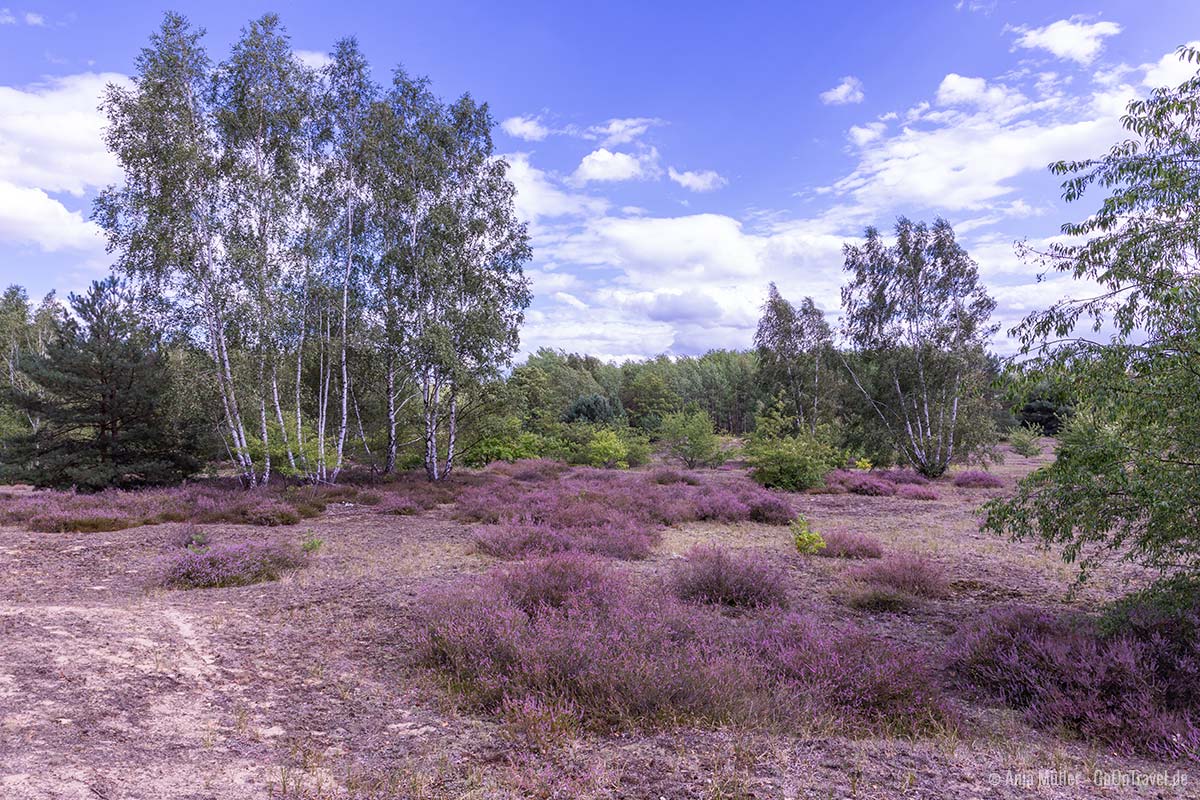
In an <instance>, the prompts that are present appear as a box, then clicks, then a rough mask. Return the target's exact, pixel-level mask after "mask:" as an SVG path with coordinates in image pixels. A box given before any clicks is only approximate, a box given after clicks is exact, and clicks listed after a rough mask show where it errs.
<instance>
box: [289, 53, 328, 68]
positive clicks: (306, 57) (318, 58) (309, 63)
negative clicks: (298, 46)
mask: <svg viewBox="0 0 1200 800" xmlns="http://www.w3.org/2000/svg"><path fill="white" fill-rule="evenodd" d="M294 52H295V54H296V58H297V60H299V61H300V63H301V64H303V65H304V66H306V67H308V68H309V69H323V68H325V67H327V66H329V65H330V64H332V63H333V57H332V56H330V55H329V54H328V53H325V52H323V51H321V50H296V51H294Z"/></svg>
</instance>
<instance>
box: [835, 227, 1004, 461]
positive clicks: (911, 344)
mask: <svg viewBox="0 0 1200 800" xmlns="http://www.w3.org/2000/svg"><path fill="white" fill-rule="evenodd" d="M844 250H845V256H846V263H845V268H846V271H847V272H849V273H850V274H851V278H850V282H849V283H848V284H847V285H846V286H845V287H843V289H842V305H843V308H844V311H845V315H844V318H843V319H844V322H843V327H844V331H843V332H844V334H845V336H846V339H847V340H848V341H849V342H850V344H851V346H852V347H853V349H854V353H855V356H856V358H855V359H853V360H851V359H847V360H846V361H845V364H846V366H847V367H848V370H849V373H850V375H851V379H852V381H853V383H854V385H855V387H856V388H857V389H858V390H859V392H860V393H861V394H862V395H863V397H864V399H865V400H867V408H863V409H862V418H861V422H862V424H864V425H870V426H878V427H879V428H881V429H882V430H881V434H882V435H885V436H886V438H887V439H889V440H890V442H891V446H892V447H893V448H894V449H895V450H896V451H897V452H899V453H901V454H902V455H903V457H904V460H905V461H907V462H908V463H910V464H912V466H913V467H915V468H916V469H917V470H918V471H919V472H920V473H921V474H923V475H926V476H928V477H931V478H933V477H938V476H940V475H942V474H943V473H944V472H945V471H946V470H947V469H948V468H949V466H950V464H951V462H952V461H954V460H956V459H957V460H966V459H972V458H986V457H988V456H989V455H990V454H991V452H992V445H993V444H994V442H995V440H996V438H997V435H996V430H995V417H994V414H993V411H994V408H995V405H996V404H995V402H994V400H993V399H992V398H990V397H989V396H988V393H987V391H986V389H987V387H988V384H989V383H990V374H989V364H988V360H987V357H986V354H985V351H984V346H985V345H986V343H987V340H988V337H989V336H990V335H991V334H992V333H993V332H994V331H995V330H996V328H995V327H994V326H992V325H991V324H990V323H989V319H990V317H991V314H992V311H993V310H995V307H996V301H995V300H993V299H992V298H991V297H990V296H989V295H988V294H987V291H986V290H985V288H984V287H983V285H982V284H981V283H980V281H979V270H978V267H977V266H976V264H975V262H974V261H972V260H971V258H970V256H968V255H967V252H966V251H965V250H964V249H963V248H962V246H961V245H959V244H958V242H957V241H956V240H955V237H954V231H953V229H952V228H951V227H950V224H949V223H948V222H946V221H945V220H943V219H938V220H936V221H935V222H934V223H933V224H932V225H926V224H925V223H923V222H920V223H914V222H912V221H910V220H908V219H905V218H904V217H901V218H900V219H898V220H897V221H896V229H895V243H894V244H887V243H886V242H885V240H884V238H883V236H882V235H881V234H880V232H879V231H878V230H877V229H875V228H873V227H871V228H867V231H866V241H865V242H864V243H863V244H862V245H859V246H851V245H846V247H845V248H844Z"/></svg>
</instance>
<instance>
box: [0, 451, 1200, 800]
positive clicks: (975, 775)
mask: <svg viewBox="0 0 1200 800" xmlns="http://www.w3.org/2000/svg"><path fill="white" fill-rule="evenodd" d="M1043 458H1044V457H1043ZM1037 462H1038V460H1037V459H1032V460H1031V459H1023V458H1020V457H1018V456H1014V455H1012V454H1009V456H1008V459H1007V461H1006V463H1005V464H1004V465H1003V466H1001V467H999V468H997V471H998V472H1000V473H1001V474H1002V475H1004V476H1005V477H1006V478H1007V479H1009V480H1010V481H1011V480H1013V479H1015V478H1016V477H1017V476H1019V475H1021V474H1023V473H1024V472H1026V471H1027V470H1029V469H1030V468H1032V466H1034V465H1035V464H1036V463H1037ZM938 491H939V492H940V493H941V499H939V500H937V501H934V502H920V501H903V500H896V499H893V498H868V497H857V496H849V495H840V496H833V495H802V496H797V497H796V498H795V502H796V505H797V506H798V507H799V508H800V509H801V510H803V511H804V512H805V513H806V514H807V515H808V517H809V520H810V521H811V522H812V524H813V526H814V527H815V528H816V529H817V530H825V531H828V530H835V529H841V530H853V531H858V532H863V533H869V534H871V535H873V536H875V537H876V538H878V539H879V540H880V541H881V542H883V544H884V545H885V547H886V548H887V549H888V550H891V551H913V552H921V553H925V554H927V555H929V556H930V557H931V558H933V559H935V560H937V561H938V562H939V563H940V564H942V565H943V566H944V568H945V569H946V571H947V572H948V573H949V574H950V575H951V576H952V579H953V581H954V583H953V592H952V594H951V596H950V597H949V598H947V599H945V600H937V601H927V602H925V603H923V604H922V605H921V606H920V607H919V608H917V609H915V610H914V611H912V612H910V613H906V614H874V615H871V614H865V613H860V612H857V611H854V610H852V609H850V608H848V607H847V606H846V605H845V604H844V601H843V599H844V596H845V590H846V581H845V577H844V574H843V573H844V571H845V569H846V567H847V564H846V563H845V562H840V561H838V560H835V559H819V558H806V557H802V556H799V555H798V554H796V553H795V552H794V550H793V549H792V548H791V546H790V542H789V539H788V535H787V531H786V529H782V528H772V527H766V526H757V525H737V526H720V525H711V524H703V525H690V526H685V527H682V528H678V529H672V530H669V531H668V532H667V533H666V535H665V536H664V538H663V542H662V545H661V547H660V548H659V551H658V553H657V554H656V555H655V556H654V557H653V558H651V559H649V560H647V561H645V562H640V563H637V564H634V565H632V566H631V567H630V568H631V569H633V570H634V571H636V572H638V573H640V574H641V575H642V577H643V578H644V579H645V580H657V579H658V577H660V576H661V575H662V574H663V573H664V572H665V570H666V569H667V568H668V566H669V564H670V561H671V559H672V558H673V557H675V556H677V555H678V554H680V553H682V552H683V551H685V550H686V549H687V548H688V547H689V546H690V545H691V544H693V543H695V542H699V541H720V542H722V543H724V544H726V545H729V546H734V547H753V548H758V549H760V550H762V551H764V552H767V553H770V554H771V555H772V558H776V559H778V563H780V564H781V565H783V566H785V567H786V569H787V571H788V574H789V581H790V591H791V595H792V597H791V599H792V605H793V606H794V607H795V608H798V609H800V610H804V611H807V612H808V613H812V614H815V615H819V616H822V617H827V618H829V619H837V620H846V619H853V620H855V621H857V622H858V623H859V624H861V625H863V626H865V627H867V628H869V629H870V630H872V631H874V632H876V633H877V635H878V636H879V637H881V638H884V639H890V640H894V641H898V642H905V643H909V644H914V645H918V646H921V647H927V648H929V649H930V652H936V651H937V649H938V648H940V647H941V646H944V645H945V643H946V642H947V641H948V639H949V638H950V637H952V636H953V634H954V630H955V629H956V627H957V626H958V624H959V623H961V622H962V621H963V620H965V619H969V618H970V617H971V616H973V615H977V614H979V613H981V612H982V611H983V610H985V609H986V608H987V607H989V606H991V605H994V604H997V603H1006V602H1014V601H1016V602H1023V603H1030V604H1038V605H1046V606H1071V607H1079V608H1092V607H1095V606H1096V605H1097V604H1098V603H1100V602H1102V601H1103V600H1105V599H1106V598H1108V597H1111V596H1112V595H1113V594H1114V593H1119V592H1121V591H1123V590H1124V587H1125V586H1126V585H1127V584H1128V583H1129V582H1131V581H1132V582H1134V583H1136V582H1137V581H1138V580H1140V579H1141V578H1142V577H1143V576H1139V575H1136V574H1132V573H1130V572H1129V571H1128V570H1119V569H1110V570H1106V571H1101V573H1100V574H1099V575H1098V576H1097V577H1096V579H1095V581H1094V582H1092V583H1090V584H1089V585H1088V586H1087V587H1086V588H1085V589H1084V590H1082V591H1072V584H1073V577H1074V574H1073V572H1072V571H1071V569H1070V568H1068V567H1066V566H1064V565H1063V564H1062V563H1061V562H1060V561H1059V560H1058V559H1057V557H1056V556H1055V555H1054V554H1052V553H1045V552H1042V551H1039V550H1038V549H1037V548H1036V547H1034V546H1033V545H1030V544H1013V543H1009V542H1007V541H1004V540H1001V539H998V538H995V537H993V536H991V535H989V534H982V533H979V532H978V527H977V524H978V522H977V512H976V509H977V507H978V505H979V503H980V502H982V501H983V500H984V499H986V498H987V497H989V496H991V495H992V494H995V493H996V492H997V491H1002V490H992V491H983V490H964V489H956V488H954V487H952V486H949V485H939V487H938ZM179 527H180V526H179V525H174V524H168V525H157V526H147V527H141V528H134V529H129V530H124V531H118V532H115V533H103V534H47V533H31V532H28V531H23V530H18V529H14V528H0V799H2V800H26V799H32V798H37V799H38V800H50V799H51V798H53V799H54V800H59V799H60V798H61V799H63V800H68V799H70V800H75V799H77V798H78V799H80V800H82V799H84V798H86V799H87V800H95V798H101V800H135V799H139V800H140V799H143V798H144V800H163V799H164V798H195V799H196V800H199V799H200V798H204V799H205V800H209V799H210V798H211V799H213V800H216V799H218V798H219V799H221V800H226V799H228V800H246V799H249V798H267V797H290V798H310V799H312V800H315V799H316V798H340V797H354V798H409V797H412V798H450V797H455V798H458V797H470V798H493V797H513V798H518V797H546V798H550V797H563V798H574V797H628V798H670V799H671V800H674V798H714V799H715V798H748V797H756V798H892V797H912V798H974V797H978V798H985V797H986V798H991V797H1012V798H1017V797H1020V798H1025V797H1062V798H1066V797H1200V788H1198V787H1197V784H1198V783H1200V769H1197V768H1196V766H1195V765H1190V766H1189V765H1186V764H1162V763H1154V762H1149V761H1143V760H1139V759H1130V758H1122V757H1118V756H1115V755H1112V754H1109V753H1105V752H1103V751H1102V750H1096V749H1092V748H1089V747H1087V746H1086V745H1083V744H1081V743H1079V742H1076V741H1072V740H1070V739H1068V738H1065V737H1059V736H1055V735H1053V734H1051V733H1046V732H1039V731H1035V730H1032V729H1030V728H1029V727H1027V726H1026V725H1024V724H1023V722H1022V721H1021V719H1020V718H1019V716H1017V715H1015V714H1013V713H1011V712H1008V711H1005V710H1002V709H997V708H995V707H990V706H983V705H974V704H972V702H971V701H969V700H968V699H966V698H963V699H962V701H961V702H962V705H963V713H964V716H965V718H966V720H967V724H966V725H965V726H964V730H962V731H960V732H958V733H956V734H952V735H944V736H937V737H932V738H927V739H921V740H917V741H905V740H888V739H859V740H854V739H844V738H803V737H793V736H780V735H772V734H766V733H762V732H754V731H737V730H693V729H688V728H685V729H674V730H669V731H659V732H652V733H643V734H625V735H621V736H609V737H599V736H584V737H580V738H578V739H575V740H572V741H570V742H568V743H567V744H565V745H563V746H562V747H559V748H556V749H554V750H552V751H551V752H529V751H528V750H527V749H526V748H524V747H523V746H521V745H520V744H519V743H517V742H515V741H514V740H513V739H512V737H511V736H510V735H509V734H508V733H507V732H506V730H505V729H504V727H503V726H502V725H501V724H500V723H499V722H498V721H496V720H492V719H486V718H479V717H475V716H472V715H470V714H468V713H466V712H464V711H462V710H460V709H458V708H457V707H456V706H455V704H454V702H453V700H452V699H451V697H450V696H449V695H448V694H447V693H446V692H444V691H443V690H442V688H441V687H439V686H438V685H437V681H436V679H434V678H431V677H430V676H428V675H426V674H423V673H421V672H419V671H417V670H415V669H413V668H412V666H411V665H410V663H409V658H408V655H409V648H408V647H407V645H406V631H407V629H408V628H407V626H408V621H409V618H410V616H409V615H410V612H411V603H412V601H413V598H414V597H415V595H416V591H417V589H418V587H420V586H421V585H422V584H425V583H428V582H430V581H444V580H452V579H453V578H454V577H455V576H456V575H459V574H462V573H469V572H476V571H480V570H483V569H486V568H488V567H489V566H491V565H492V564H493V563H494V562H493V561H492V559H489V558H486V557H484V556H481V555H477V554H474V553H473V552H472V551H471V546H470V528H469V527H468V526H464V525H462V524H459V523H457V522H454V521H452V520H451V519H450V517H449V515H448V514H447V513H446V512H445V510H444V509H443V510H435V511H432V512H427V513H425V514H423V515H420V516H416V517H394V516H384V515H380V514H376V513H374V512H373V510H372V509H370V508H368V507H359V506H337V507H331V509H330V511H329V513H327V514H326V515H325V516H324V517H322V518H320V519H317V520H313V521H310V522H307V523H302V524H300V525H297V526H295V527H292V528H279V529H260V528H244V527H241V528H240V527H237V526H204V527H205V528H206V529H207V530H208V532H209V534H210V536H211V537H212V538H213V539H214V540H215V541H220V540H221V539H225V538H240V537H252V538H272V537H278V538H286V539H289V540H291V541H296V542H298V541H300V540H301V539H302V538H305V537H308V536H311V535H315V536H317V537H320V538H321V539H322V540H323V541H324V545H323V547H322V548H321V550H320V551H319V552H318V553H317V554H316V556H315V557H313V559H312V564H311V565H310V566H309V567H308V568H306V569H304V570H301V571H298V572H296V573H293V574H290V575H288V576H286V577H285V578H284V579H283V580H281V581H278V582H276V583H269V584H260V585H257V586H250V587H242V588H231V589H215V590H202V591H191V592H178V591H164V590H162V589H158V588H155V583H156V580H157V575H158V570H159V569H160V562H161V559H162V558H163V556H164V555H165V554H166V553H168V552H169V551H170V549H171V548H172V547H173V546H174V545H173V544H172V542H173V541H174V539H175V538H176V537H177V536H178V534H179ZM1097 772H1100V773H1102V774H1103V776H1105V777H1106V778H1107V779H1108V780H1109V781H1110V782H1111V781H1120V780H1122V779H1127V778H1128V776H1130V775H1133V774H1134V773H1151V774H1154V773H1158V774H1163V775H1165V776H1166V778H1167V779H1168V780H1177V779H1179V778H1181V777H1182V778H1186V779H1187V784H1186V785H1184V786H1167V787H1159V788H1152V789H1151V788H1146V787H1129V786H1125V787H1120V786H1106V785H1100V784H1097V783H1095V782H1094V779H1095V778H1096V777H1097Z"/></svg>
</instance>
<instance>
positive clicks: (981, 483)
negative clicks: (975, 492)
mask: <svg viewBox="0 0 1200 800" xmlns="http://www.w3.org/2000/svg"><path fill="white" fill-rule="evenodd" d="M954 485H955V486H958V487H961V488H963V489H998V488H1000V487H1001V486H1003V485H1004V481H1003V480H1001V478H1000V477H999V476H997V475H993V474H992V473H990V472H984V471H983V470H980V469H969V470H966V471H965V472H960V473H958V474H957V475H955V476H954Z"/></svg>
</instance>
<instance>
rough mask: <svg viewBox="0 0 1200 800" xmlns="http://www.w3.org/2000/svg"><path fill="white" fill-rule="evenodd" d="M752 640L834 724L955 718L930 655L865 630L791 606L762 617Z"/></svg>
mask: <svg viewBox="0 0 1200 800" xmlns="http://www.w3.org/2000/svg"><path fill="white" fill-rule="evenodd" d="M751 641H752V649H753V650H754V652H755V653H756V655H757V656H758V658H759V659H761V661H762V663H763V664H764V666H765V667H766V669H767V671H768V674H769V675H771V677H772V678H773V679H775V680H776V681H778V682H779V685H780V688H781V689H782V690H783V691H784V693H785V694H790V695H791V696H792V697H793V698H794V703H795V704H796V706H797V707H798V708H799V709H801V710H802V713H804V714H806V715H811V716H812V717H815V718H817V719H818V720H822V721H824V722H825V723H826V724H828V725H830V726H832V727H836V728H840V729H849V730H851V731H856V732H873V733H887V734H891V735H905V734H920V733H928V732H931V731H939V730H943V729H945V728H946V727H948V726H950V725H952V724H953V714H952V712H951V710H950V708H949V706H948V705H947V703H946V702H945V700H944V699H943V698H942V695H941V692H940V691H939V689H938V683H937V680H936V679H935V676H934V674H933V673H932V671H931V670H930V668H929V666H928V663H927V661H928V660H927V659H924V658H922V657H920V656H919V655H918V654H916V653H913V652H909V651H906V650H901V649H897V648H894V647H892V646H891V645H889V644H887V643H885V642H881V641H879V640H877V639H873V638H871V636H870V635H869V634H867V633H865V632H863V631H859V630H857V629H855V628H846V629H842V630H829V629H824V628H821V627H818V626H817V625H816V624H814V623H813V622H811V621H809V620H808V619H806V618H804V617H802V616H799V615H797V614H786V615H778V616H774V617H772V618H769V619H766V620H764V621H762V622H761V623H760V625H759V627H758V629H757V630H756V631H755V633H754V634H753V637H752V640H751Z"/></svg>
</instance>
